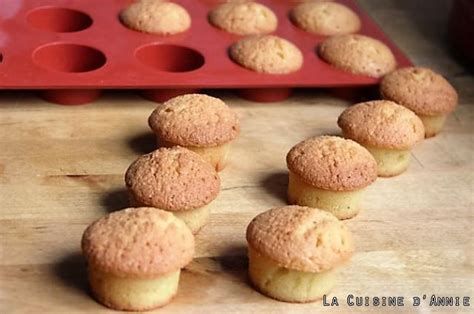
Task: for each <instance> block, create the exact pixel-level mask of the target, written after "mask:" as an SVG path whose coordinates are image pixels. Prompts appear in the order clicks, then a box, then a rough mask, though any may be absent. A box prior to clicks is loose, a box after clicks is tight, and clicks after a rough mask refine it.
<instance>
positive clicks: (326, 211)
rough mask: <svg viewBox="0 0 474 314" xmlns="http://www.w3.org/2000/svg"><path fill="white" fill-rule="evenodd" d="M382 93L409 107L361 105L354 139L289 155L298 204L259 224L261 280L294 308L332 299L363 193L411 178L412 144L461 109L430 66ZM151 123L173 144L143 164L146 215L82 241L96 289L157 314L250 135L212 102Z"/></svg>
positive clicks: (133, 178)
mask: <svg viewBox="0 0 474 314" xmlns="http://www.w3.org/2000/svg"><path fill="white" fill-rule="evenodd" d="M407 73H411V75H408V74H407ZM393 77H395V78H398V79H396V80H395V79H394V78H393ZM394 80H395V82H396V84H394V83H393V84H388V83H387V82H393V81H394ZM384 82H385V83H384ZM388 87H390V91H389V92H387V91H386V89H387V88H388ZM413 89H416V90H417V92H416V93H413V92H411V91H412V90H413ZM381 94H382V95H383V96H384V98H389V97H391V98H392V99H393V100H397V101H398V102H399V103H400V104H401V105H399V104H397V103H395V102H393V101H390V100H380V101H372V102H366V103H360V104H356V105H354V106H351V107H349V108H347V109H346V110H345V111H344V112H343V113H342V114H341V115H340V117H339V119H338V124H339V126H340V127H341V129H342V131H343V134H344V136H345V137H347V138H350V139H344V138H341V137H335V136H319V137H315V138H311V139H308V140H305V141H303V142H301V143H299V144H297V145H295V146H294V147H293V148H292V149H291V150H290V151H289V153H288V155H287V165H288V169H289V184H288V200H289V203H290V204H296V206H287V207H282V208H275V209H271V210H269V211H267V212H264V213H262V214H260V215H258V216H257V217H256V218H255V219H254V220H252V222H251V223H250V224H249V226H248V228H247V241H248V243H249V276H250V279H251V281H252V283H253V285H254V286H255V287H256V288H257V289H258V290H259V291H261V292H262V293H264V294H266V295H268V296H270V297H272V298H275V299H278V300H282V301H288V302H309V301H313V300H315V299H318V298H320V297H321V296H322V295H323V294H325V293H327V292H328V291H329V290H330V289H331V287H332V286H333V285H334V283H335V275H336V273H337V269H338V268H339V266H340V265H341V264H342V263H343V262H344V261H346V260H347V259H348V258H349V257H350V256H351V254H352V252H353V250H354V245H353V241H352V237H351V234H350V232H349V231H348V230H347V228H346V227H345V226H344V224H343V223H342V222H341V221H339V220H338V218H339V219H348V218H351V217H354V216H355V215H357V213H358V212H359V210H360V201H361V199H362V197H363V189H364V188H365V187H366V186H368V185H369V184H371V183H372V182H374V181H375V179H376V178H377V176H378V175H379V176H393V175H397V174H400V173H401V172H403V171H404V170H405V169H406V168H407V167H408V162H409V151H410V149H411V147H412V146H413V145H415V144H416V143H418V142H419V141H421V140H422V139H423V138H424V137H425V136H426V137H429V136H433V135H434V134H436V133H438V132H439V131H440V125H441V124H440V123H439V121H438V120H443V121H444V119H445V117H446V115H447V113H448V112H449V111H450V110H453V109H454V106H455V105H456V103H457V95H456V92H455V91H454V89H453V88H452V87H451V85H449V83H448V82H447V81H446V80H444V78H442V77H441V76H439V75H438V74H436V73H434V72H433V71H431V70H429V69H425V68H406V69H400V70H398V71H395V72H393V73H392V74H390V75H389V76H387V77H386V78H385V79H384V80H383V82H382V84H381ZM420 95H423V96H424V98H419V96H420ZM397 96H398V98H397ZM434 100H436V101H434ZM420 101H424V104H420ZM402 105H403V106H402ZM417 106H418V107H417ZM407 107H408V108H413V109H416V108H423V110H424V111H419V112H420V113H418V112H415V113H417V114H419V115H420V116H422V117H423V115H426V113H427V112H429V113H431V114H432V115H431V116H429V117H430V118H429V119H423V118H422V119H420V118H419V117H418V116H417V115H416V114H415V113H413V112H412V111H410V110H409V109H407ZM441 109H442V110H441ZM434 120H436V121H437V122H436V123H434V125H433V124H432V122H433V121H434ZM149 125H150V127H151V128H152V129H153V131H154V132H155V134H156V136H157V142H158V145H159V146H165V147H162V148H159V149H158V150H156V151H154V152H152V153H150V154H147V155H144V156H141V157H139V158H138V159H137V160H136V161H135V162H134V163H132V165H131V166H130V167H129V169H128V170H127V173H126V175H125V181H126V185H127V188H128V191H129V193H130V203H131V204H132V206H146V207H138V208H134V209H126V210H123V211H119V212H116V213H112V214H109V215H108V216H106V217H104V218H102V219H99V220H98V221H97V222H95V223H93V224H92V225H91V226H90V227H88V229H87V230H86V231H85V233H84V236H83V241H82V247H83V252H84V254H85V256H86V258H87V260H88V265H89V278H90V285H91V288H92V291H93V293H94V295H95V297H96V298H97V299H98V300H99V301H100V302H101V303H103V304H105V305H107V306H109V307H112V308H115V309H122V310H123V309H127V310H146V309H152V308H156V307H159V306H162V305H164V304H166V303H167V302H169V300H171V298H172V296H173V295H174V294H175V293H176V291H177V287H178V282H179V272H180V269H181V268H182V267H184V266H185V265H186V264H187V263H189V262H190V261H191V259H192V255H193V252H194V238H193V236H192V234H193V233H194V234H196V233H197V232H198V231H199V230H200V229H201V228H202V226H203V225H204V224H205V223H206V221H207V220H208V217H209V209H208V207H207V205H208V204H209V203H210V202H211V201H212V200H213V199H214V198H215V197H216V196H217V194H218V193H219V190H220V179H219V176H218V174H217V170H222V169H223V168H224V167H225V165H226V159H227V155H228V154H229V147H230V143H231V142H232V140H233V139H235V138H236V136H237V135H238V133H239V121H238V118H237V116H236V115H235V113H233V112H232V111H231V110H230V108H228V107H227V106H226V105H225V104H224V103H223V102H222V101H220V100H218V99H216V98H213V97H209V96H205V95H185V96H179V97H177V98H174V99H172V100H170V101H168V102H166V103H164V104H162V105H160V106H158V107H157V109H156V110H155V111H154V112H153V113H152V114H151V116H150V118H149ZM351 139H352V140H351ZM357 142H359V143H360V144H358V143H357ZM364 147H365V148H364ZM170 212H171V213H173V214H174V215H173V214H171V213H170ZM336 217H337V218H336ZM183 222H184V223H183Z"/></svg>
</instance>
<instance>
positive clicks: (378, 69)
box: [319, 34, 397, 78]
mask: <svg viewBox="0 0 474 314" xmlns="http://www.w3.org/2000/svg"><path fill="white" fill-rule="evenodd" d="M319 55H320V57H321V58H322V59H323V60H324V61H326V62H327V63H329V64H331V65H333V66H334V67H336V68H339V69H341V70H343V71H346V72H350V73H353V74H358V75H366V76H370V77H375V78H379V77H382V76H384V75H386V74H387V73H390V72H392V71H393V70H395V68H396V65H397V62H396V60H395V57H394V55H393V53H392V51H390V48H388V47H387V46H386V45H385V44H384V43H382V42H381V41H378V40H377V39H374V38H370V37H367V36H364V35H358V34H349V35H338V36H333V37H329V38H327V39H326V40H324V41H323V42H322V44H321V45H320V47H319Z"/></svg>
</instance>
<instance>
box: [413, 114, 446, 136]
mask: <svg viewBox="0 0 474 314" xmlns="http://www.w3.org/2000/svg"><path fill="white" fill-rule="evenodd" d="M418 117H419V118H420V119H421V121H422V122H423V125H424V126H425V137H426V138H429V137H433V136H435V135H436V134H438V133H439V132H441V130H442V129H443V127H444V123H445V122H446V118H447V115H437V116H424V115H418Z"/></svg>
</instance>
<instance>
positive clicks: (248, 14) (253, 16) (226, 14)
mask: <svg viewBox="0 0 474 314" xmlns="http://www.w3.org/2000/svg"><path fill="white" fill-rule="evenodd" d="M209 21H210V22H211V24H212V25H214V26H215V27H217V28H220V29H222V30H224V31H226V32H228V33H233V34H237V35H261V34H268V33H271V32H273V31H275V30H276V28H277V26H278V19H277V17H276V15H275V13H273V11H272V10H270V9H269V8H268V7H266V6H264V5H263V4H260V3H257V2H254V1H235V2H228V3H223V4H220V5H219V6H217V7H216V8H215V9H213V10H212V11H211V12H210V13H209Z"/></svg>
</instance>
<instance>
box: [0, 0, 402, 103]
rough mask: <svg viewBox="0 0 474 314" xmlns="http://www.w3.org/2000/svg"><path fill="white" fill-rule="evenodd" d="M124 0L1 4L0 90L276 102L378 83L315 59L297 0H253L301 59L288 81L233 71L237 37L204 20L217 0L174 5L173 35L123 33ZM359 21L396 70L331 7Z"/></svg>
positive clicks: (62, 97)
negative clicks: (187, 22) (133, 92)
mask: <svg viewBox="0 0 474 314" xmlns="http://www.w3.org/2000/svg"><path fill="white" fill-rule="evenodd" d="M130 2H131V1H130V0H104V1H101V2H100V4H97V2H96V1H90V0H84V1H68V0H29V1H10V0H0V8H1V10H0V21H1V24H0V67H1V71H0V89H36V90H40V95H41V96H42V97H43V98H45V99H47V100H49V101H51V102H56V103H60V104H67V105H76V104H82V103H88V102H91V101H93V100H94V99H96V98H97V97H99V95H100V92H101V90H103V89H137V90H141V92H142V95H144V96H145V97H146V98H148V99H151V100H154V101H158V102H161V101H164V100H166V99H169V98H170V97H173V96H176V95H180V94H184V93H189V92H196V91H199V90H200V89H204V88H205V89H214V88H226V89H229V88H230V89H237V90H238V91H239V94H240V95H241V96H242V97H244V98H247V99H250V100H253V101H258V102H270V101H279V100H282V99H285V98H286V97H288V96H289V95H291V93H292V89H293V88H308V87H312V88H314V87H324V88H327V87H330V88H339V87H344V88H348V87H350V88H352V87H362V86H371V85H375V84H377V83H378V81H379V80H378V79H375V78H371V77H365V76H360V75H353V74H350V73H347V72H344V71H342V70H339V69H336V68H334V67H332V66H331V65H329V64H327V63H325V62H324V61H323V60H321V59H320V58H319V56H318V54H317V47H318V45H319V44H320V43H321V42H322V41H323V40H324V39H325V37H323V36H317V35H314V34H310V33H307V32H305V31H303V30H300V29H299V28H297V27H296V26H294V25H293V24H292V23H291V21H290V19H289V12H290V10H291V8H292V7H293V6H295V5H296V4H297V2H296V1H278V0H261V1H259V2H261V3H263V4H265V5H267V6H269V7H270V8H271V9H272V10H273V11H274V12H275V14H276V15H277V17H278V21H279V25H278V29H277V30H276V31H275V32H274V34H276V35H278V36H281V37H283V38H286V39H288V40H290V41H291V42H293V43H294V44H295V45H296V46H298V47H299V49H300V50H301V51H302V53H303V55H304V65H303V67H302V69H300V70H299V71H297V72H295V73H291V74H287V75H271V74H262V73H256V72H253V71H251V70H248V69H245V68H243V67H241V66H239V65H237V64H236V63H234V62H233V61H232V60H231V59H230V58H229V54H228V49H229V47H230V46H231V45H232V44H233V43H235V42H236V41H238V40H240V39H241V38H242V36H238V35H233V34H229V33H226V32H224V31H222V30H219V29H217V28H215V27H213V26H212V25H211V24H210V23H209V21H208V14H209V12H210V10H211V9H212V8H213V7H215V6H216V5H218V4H219V2H221V1H218V0H215V1H212V0H176V1H175V2H177V3H179V4H181V5H183V6H184V7H185V8H186V9H187V10H188V12H189V13H190V15H191V17H192V26H191V28H190V30H188V31H186V32H184V33H181V34H177V35H173V36H159V35H154V34H145V33H141V32H137V31H134V30H131V29H128V28H127V27H125V26H124V25H123V24H122V23H121V22H120V19H119V13H120V11H121V10H122V9H124V8H125V7H126V6H127V5H128V4H130ZM338 2H340V3H343V4H345V5H347V6H349V7H351V8H352V9H353V10H354V11H355V12H357V14H358V15H359V17H360V18H361V21H362V29H361V31H360V33H361V34H365V35H368V36H371V37H374V38H377V39H379V40H381V41H383V42H384V43H386V44H387V45H388V46H389V47H390V48H391V50H392V51H393V53H394V55H395V57H396V59H397V62H398V66H399V67H401V66H408V65H411V63H410V61H409V59H408V58H407V57H406V56H405V55H404V54H403V53H402V52H401V51H400V50H399V49H398V48H397V47H396V46H395V45H394V44H393V43H392V42H391V41H390V40H389V38H388V37H387V36H386V35H385V34H384V33H383V32H382V31H381V30H380V28H379V27H378V26H377V25H376V24H375V23H374V22H373V21H372V20H371V19H370V18H369V17H368V15H367V14H366V13H365V12H364V11H362V10H361V9H360V8H359V7H358V6H357V5H356V4H355V2H354V1H353V0H339V1H338Z"/></svg>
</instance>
